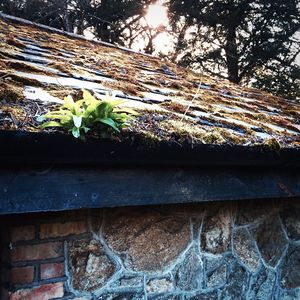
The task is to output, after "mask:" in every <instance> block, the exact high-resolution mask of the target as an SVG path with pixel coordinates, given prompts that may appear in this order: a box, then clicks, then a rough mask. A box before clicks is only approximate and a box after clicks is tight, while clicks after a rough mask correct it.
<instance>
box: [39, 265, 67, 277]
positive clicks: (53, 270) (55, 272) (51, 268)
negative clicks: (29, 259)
mask: <svg viewBox="0 0 300 300" xmlns="http://www.w3.org/2000/svg"><path fill="white" fill-rule="evenodd" d="M61 276H64V264H63V263H51V264H43V265H41V279H50V278H56V277H61Z"/></svg>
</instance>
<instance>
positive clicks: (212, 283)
mask: <svg viewBox="0 0 300 300" xmlns="http://www.w3.org/2000/svg"><path fill="white" fill-rule="evenodd" d="M226 269H227V267H226V265H222V266H220V267H219V268H217V269H215V270H214V271H212V272H208V273H207V287H208V288H214V287H217V286H222V285H224V284H225V283H226Z"/></svg>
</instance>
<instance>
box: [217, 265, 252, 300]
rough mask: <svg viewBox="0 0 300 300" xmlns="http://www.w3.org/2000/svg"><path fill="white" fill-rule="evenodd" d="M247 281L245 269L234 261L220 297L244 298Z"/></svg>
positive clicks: (234, 299)
mask: <svg viewBox="0 0 300 300" xmlns="http://www.w3.org/2000/svg"><path fill="white" fill-rule="evenodd" d="M246 282H247V272H246V270H245V269H244V268H243V267H242V266H240V265H239V264H237V263H235V264H234V265H233V266H232V269H231V271H230V273H229V276H228V278H227V283H226V285H225V287H224V289H223V290H222V293H221V299H228V300H229V299H232V300H236V299H244V298H245V297H244V294H245V289H246V286H245V285H246Z"/></svg>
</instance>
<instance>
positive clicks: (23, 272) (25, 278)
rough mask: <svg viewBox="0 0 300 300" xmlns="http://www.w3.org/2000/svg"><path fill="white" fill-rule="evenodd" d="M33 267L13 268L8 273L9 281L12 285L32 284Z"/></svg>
mask: <svg viewBox="0 0 300 300" xmlns="http://www.w3.org/2000/svg"><path fill="white" fill-rule="evenodd" d="M33 278H34V267H33V266H28V267H23V268H13V269H11V272H10V281H11V283H12V284H26V283H31V282H33Z"/></svg>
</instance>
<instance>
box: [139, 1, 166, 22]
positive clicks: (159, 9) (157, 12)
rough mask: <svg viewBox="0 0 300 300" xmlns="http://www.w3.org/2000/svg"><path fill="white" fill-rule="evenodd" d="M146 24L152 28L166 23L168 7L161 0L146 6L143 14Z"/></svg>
mask: <svg viewBox="0 0 300 300" xmlns="http://www.w3.org/2000/svg"><path fill="white" fill-rule="evenodd" d="M145 19H146V22H147V24H148V25H149V26H150V27H152V28H157V27H159V26H167V25H168V22H169V20H168V9H167V8H166V7H165V6H164V5H163V1H161V0H159V1H157V2H156V3H154V4H151V5H149V6H148V9H147V13H146V15H145Z"/></svg>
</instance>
